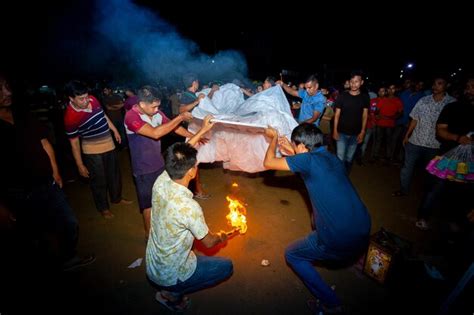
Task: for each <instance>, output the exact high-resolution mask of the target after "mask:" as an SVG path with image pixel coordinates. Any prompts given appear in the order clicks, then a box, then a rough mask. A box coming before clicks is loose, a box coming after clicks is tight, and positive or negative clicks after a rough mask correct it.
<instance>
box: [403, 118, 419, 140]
mask: <svg viewBox="0 0 474 315" xmlns="http://www.w3.org/2000/svg"><path fill="white" fill-rule="evenodd" d="M417 123H418V121H417V120H416V119H412V120H411V121H410V124H409V125H408V130H407V132H406V134H405V137H404V138H403V145H405V144H407V143H408V138H410V136H411V134H412V132H413V130H414V129H415V127H416V124H417Z"/></svg>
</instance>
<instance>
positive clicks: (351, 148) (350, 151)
mask: <svg viewBox="0 0 474 315" xmlns="http://www.w3.org/2000/svg"><path fill="white" fill-rule="evenodd" d="M356 149H357V135H346V134H343V133H339V140H337V141H336V151H337V157H338V158H339V160H341V161H342V162H343V163H344V166H345V167H346V172H347V173H349V172H350V170H351V166H352V160H353V159H354V155H355V152H356Z"/></svg>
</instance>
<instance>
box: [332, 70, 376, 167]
mask: <svg viewBox="0 0 474 315" xmlns="http://www.w3.org/2000/svg"><path fill="white" fill-rule="evenodd" d="M363 84H364V80H362V73H361V72H359V71H354V72H352V73H351V79H350V80H349V85H350V88H349V90H346V91H344V93H342V94H341V95H339V97H338V98H337V99H336V103H335V104H334V107H335V108H336V112H335V115H334V128H333V139H334V140H336V151H337V157H338V158H339V159H340V160H341V161H343V162H344V165H345V167H346V171H347V173H350V171H351V168H352V160H353V159H354V155H355V152H356V150H357V146H358V145H359V144H360V143H362V142H363V141H364V137H365V130H366V125H367V117H368V113H369V106H370V99H369V95H367V94H366V93H362V92H361V90H360V88H361V86H362V85H363Z"/></svg>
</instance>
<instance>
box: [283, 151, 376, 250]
mask: <svg viewBox="0 0 474 315" xmlns="http://www.w3.org/2000/svg"><path fill="white" fill-rule="evenodd" d="M286 161H287V163H288V166H289V167H290V170H291V171H292V172H293V173H299V174H300V175H301V177H302V178H303V180H304V183H305V185H306V189H307V190H308V194H309V198H310V200H311V204H312V207H313V218H314V225H315V227H316V230H317V233H318V238H319V239H320V240H321V241H322V242H323V244H325V245H326V246H327V247H328V249H329V248H333V249H335V250H347V251H350V250H351V246H354V249H355V247H357V245H359V244H360V242H363V241H367V239H368V235H369V233H370V224H371V223H370V216H369V213H368V212H367V208H366V207H365V205H364V203H363V202H362V200H361V199H360V197H359V195H358V194H357V192H356V190H355V188H354V186H353V185H352V183H351V181H350V179H349V178H348V177H347V175H346V171H345V168H344V166H343V164H342V162H341V161H340V160H339V159H338V158H337V157H336V156H335V155H333V154H331V153H330V152H328V151H327V150H326V149H325V148H323V147H320V148H317V149H315V150H313V151H311V152H307V153H302V154H296V155H293V156H289V157H286Z"/></svg>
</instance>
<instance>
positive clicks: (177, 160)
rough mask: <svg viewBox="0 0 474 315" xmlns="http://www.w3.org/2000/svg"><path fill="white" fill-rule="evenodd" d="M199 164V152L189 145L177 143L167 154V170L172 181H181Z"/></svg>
mask: <svg viewBox="0 0 474 315" xmlns="http://www.w3.org/2000/svg"><path fill="white" fill-rule="evenodd" d="M196 162H197V150H196V149H195V148H193V147H192V146H191V145H190V144H189V143H184V142H177V143H174V144H173V145H171V146H170V147H169V148H168V149H167V150H166V153H165V169H166V172H167V173H168V175H169V176H170V178H171V179H181V178H183V177H184V175H185V174H186V173H187V171H189V170H190V169H191V168H192V167H194V165H196Z"/></svg>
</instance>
